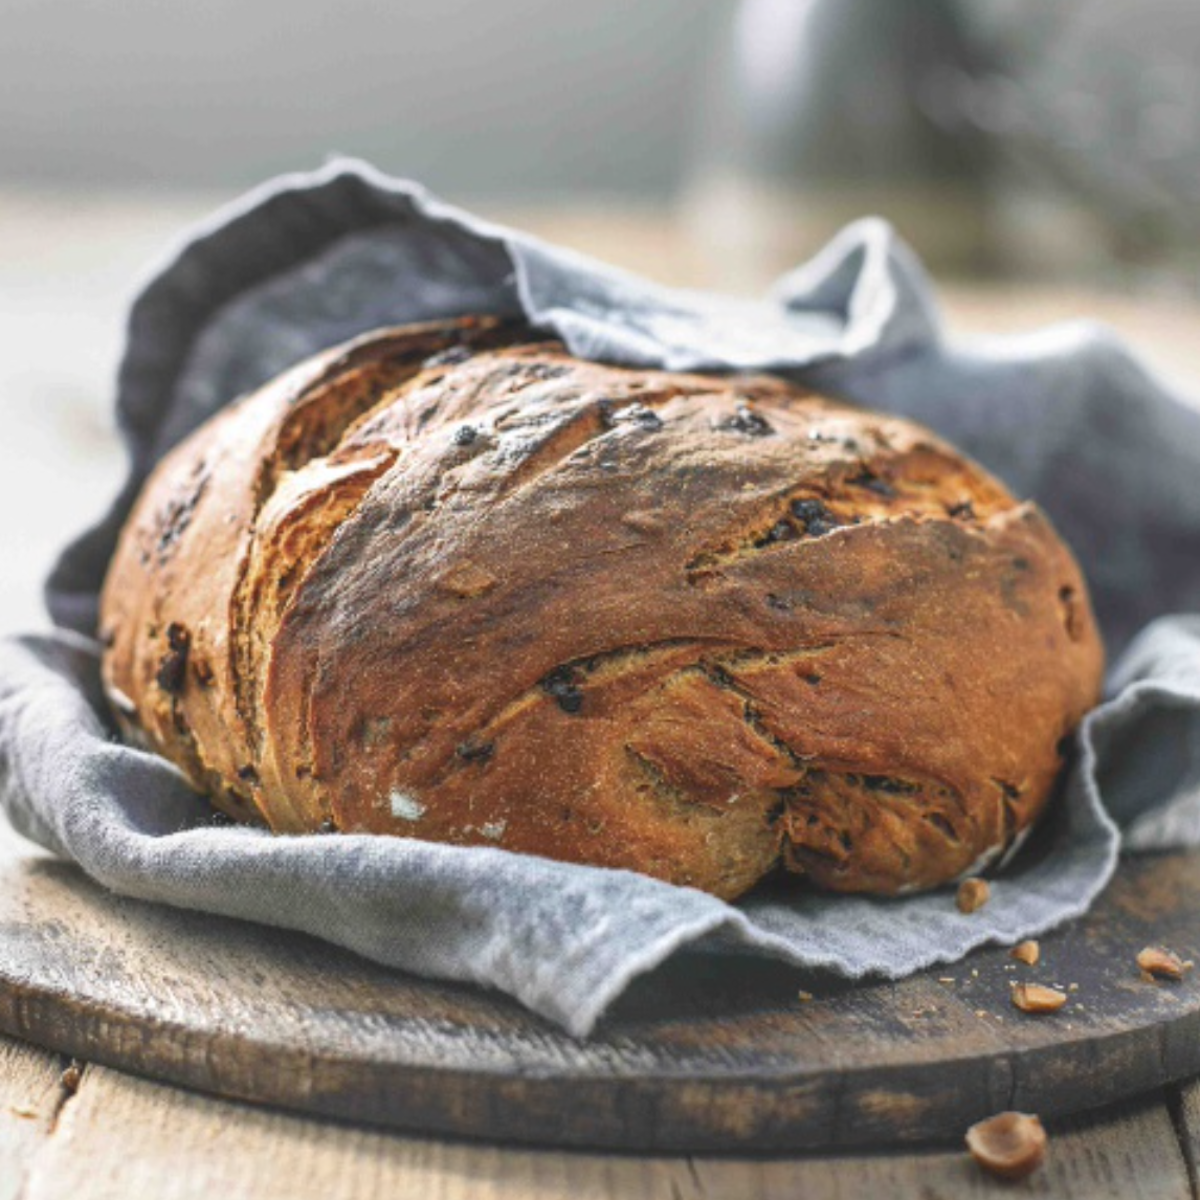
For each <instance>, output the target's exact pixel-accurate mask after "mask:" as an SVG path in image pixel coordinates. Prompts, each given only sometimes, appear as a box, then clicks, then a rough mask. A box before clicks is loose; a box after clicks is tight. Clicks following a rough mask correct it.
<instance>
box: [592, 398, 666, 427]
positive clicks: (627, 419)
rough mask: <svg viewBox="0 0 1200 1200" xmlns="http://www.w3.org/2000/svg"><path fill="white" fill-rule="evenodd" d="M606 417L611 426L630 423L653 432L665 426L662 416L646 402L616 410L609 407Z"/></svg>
mask: <svg viewBox="0 0 1200 1200" xmlns="http://www.w3.org/2000/svg"><path fill="white" fill-rule="evenodd" d="M606 417H607V423H608V424H609V426H610V427H611V426H613V425H617V424H621V423H628V424H632V425H637V426H638V427H639V428H640V429H645V430H648V431H649V432H651V433H654V432H656V431H657V430H659V429H661V428H662V427H663V421H662V417H660V416H659V415H658V413H656V412H655V411H654V410H653V409H652V408H647V407H646V406H645V405H644V404H630V405H628V406H627V407H626V408H621V409H618V410H617V411H616V412H613V411H612V410H611V409H609V410H608V411H607V413H606Z"/></svg>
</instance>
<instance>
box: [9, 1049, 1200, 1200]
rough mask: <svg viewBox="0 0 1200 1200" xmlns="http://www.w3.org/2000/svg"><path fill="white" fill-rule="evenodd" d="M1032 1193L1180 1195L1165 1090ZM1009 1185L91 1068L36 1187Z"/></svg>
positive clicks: (939, 1153)
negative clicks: (399, 1112) (509, 1137)
mask: <svg viewBox="0 0 1200 1200" xmlns="http://www.w3.org/2000/svg"><path fill="white" fill-rule="evenodd" d="M1050 1138H1051V1145H1050V1152H1049V1156H1048V1159H1047V1163H1046V1165H1045V1167H1044V1168H1043V1169H1042V1170H1040V1171H1039V1172H1038V1173H1037V1174H1036V1175H1035V1176H1034V1177H1033V1178H1031V1179H1030V1180H1029V1181H1027V1182H1026V1183H1025V1184H1023V1185H1022V1186H1021V1187H1020V1188H1019V1189H1016V1191H1017V1193H1018V1194H1021V1195H1025V1196H1031V1197H1062V1196H1079V1197H1088V1198H1089V1200H1091V1198H1095V1200H1113V1198H1118V1197H1119V1198H1120V1200H1177V1198H1180V1197H1186V1196H1188V1195H1190V1191H1189V1182H1188V1175H1187V1169H1186V1166H1185V1163H1184V1158H1183V1155H1182V1153H1181V1151H1180V1146H1179V1143H1178V1141H1177V1140H1176V1137H1175V1131H1174V1129H1173V1128H1172V1123H1171V1118H1170V1114H1169V1111H1168V1107H1167V1105H1166V1104H1164V1102H1163V1098H1162V1096H1161V1095H1160V1094H1158V1093H1155V1094H1153V1095H1151V1096H1149V1097H1147V1098H1145V1099H1143V1100H1140V1101H1137V1102H1134V1103H1131V1104H1127V1105H1125V1106H1124V1107H1122V1108H1121V1109H1120V1110H1118V1111H1115V1112H1109V1113H1106V1114H1103V1115H1100V1116H1097V1117H1091V1118H1085V1119H1079V1118H1074V1119H1068V1120H1065V1121H1062V1122H1059V1123H1058V1124H1055V1125H1052V1126H1051V1129H1050ZM1013 1194H1014V1189H1013V1187H1012V1186H1011V1185H1009V1184H1005V1183H1002V1182H998V1181H996V1180H993V1179H991V1178H990V1177H989V1176H987V1175H986V1174H984V1173H983V1172H982V1171H981V1170H980V1169H979V1168H978V1167H977V1166H976V1165H975V1164H974V1163H973V1162H972V1161H971V1160H970V1159H969V1158H968V1156H967V1154H966V1152H965V1150H963V1149H962V1148H961V1147H960V1146H957V1145H955V1146H948V1147H946V1148H943V1149H937V1150H932V1151H924V1152H918V1153H907V1154H895V1155H879V1154H876V1155H865V1156H860V1157H809V1158H797V1157H790V1158H771V1159H749V1158H744V1157H743V1158H721V1159H715V1158H682V1157H680V1158H665V1157H644V1156H630V1155H615V1154H587V1153H579V1152H561V1151H544V1150H530V1149H525V1150H521V1149H512V1148H502V1147H495V1146H483V1145H475V1144H472V1143H468V1142H456V1141H434V1140H431V1139H426V1138H416V1137H410V1136H406V1135H402V1134H395V1133H387V1132H383V1131H378V1130H368V1129H361V1128H354V1127H351V1126H345V1125H340V1124H335V1123H331V1122H323V1121H320V1120H317V1119H314V1118H309V1117H299V1116H293V1115H290V1114H286V1113H282V1112H279V1111H275V1110H268V1109H257V1108H250V1107H248V1106H246V1105H243V1104H238V1103H235V1102H230V1101H224V1100H218V1099H214V1098H210V1097H205V1096H199V1095H195V1094H191V1093H188V1092H184V1091H180V1090H179V1089H176V1088H171V1087H167V1086H164V1085H161V1084H156V1083H151V1082H149V1081H147V1080H142V1079H137V1078H135V1077H133V1076H130V1075H125V1074H122V1073H120V1072H116V1071H111V1070H106V1069H104V1068H89V1069H88V1071H87V1073H86V1075H85V1077H84V1082H83V1086H82V1087H81V1089H80V1092H79V1095H78V1097H77V1098H76V1099H75V1100H74V1101H72V1102H71V1104H70V1105H69V1106H68V1107H67V1108H66V1109H65V1110H64V1112H63V1115H62V1118H61V1120H60V1121H59V1124H58V1127H57V1130H56V1132H55V1134H54V1136H53V1137H52V1138H51V1139H50V1140H49V1141H48V1142H47V1143H46V1145H45V1146H44V1147H43V1148H42V1150H41V1151H40V1153H39V1154H38V1155H37V1157H36V1160H35V1161H34V1163H33V1166H32V1169H31V1171H30V1173H29V1177H28V1185H27V1188H26V1191H25V1193H24V1200H57V1198H58V1197H62V1196H68V1195H69V1196H71V1197H73V1200H127V1198H130V1197H132V1198H137V1197H143V1196H146V1197H149V1196H153V1197H155V1200H200V1198H207V1197H212V1196H220V1197H222V1198H223V1200H238V1198H240V1197H254V1200H276V1198H278V1200H304V1198H305V1197H321V1200H353V1198H355V1197H361V1196H384V1195H386V1196H389V1197H396V1198H397V1200H407V1198H409V1197H411V1198H412V1200H562V1198H564V1197H571V1200H610V1198H614V1200H616V1198H620V1200H624V1198H626V1197H635V1196H636V1197H639V1198H644V1200H722V1198H728V1200H793V1198H794V1197H796V1196H803V1197H805V1200H836V1198H845V1197H857V1196H864V1197H874V1196H887V1197H897V1198H898V1200H906V1198H909V1197H914V1198H915V1197H920V1198H921V1200H957V1198H959V1197H968V1198H973V1200H988V1198H990V1197H1002V1196H1011V1195H1013Z"/></svg>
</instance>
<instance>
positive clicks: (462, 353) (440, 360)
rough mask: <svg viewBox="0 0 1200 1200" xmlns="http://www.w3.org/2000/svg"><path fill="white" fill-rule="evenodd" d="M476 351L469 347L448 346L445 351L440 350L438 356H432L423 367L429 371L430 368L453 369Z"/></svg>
mask: <svg viewBox="0 0 1200 1200" xmlns="http://www.w3.org/2000/svg"><path fill="white" fill-rule="evenodd" d="M473 353H474V351H473V350H472V349H471V348H470V347H469V346H463V345H458V346H447V347H446V349H445V350H439V351H438V352H437V354H431V355H430V356H429V357H428V358H427V359H426V360H425V361H424V362H423V363H422V364H421V366H422V367H424V368H426V369H428V368H430V367H453V366H456V365H457V364H458V363H464V362H466V361H467V359H468V358H470V357H471V356H472V354H473Z"/></svg>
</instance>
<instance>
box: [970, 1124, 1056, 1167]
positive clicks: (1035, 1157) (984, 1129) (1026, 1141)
mask: <svg viewBox="0 0 1200 1200" xmlns="http://www.w3.org/2000/svg"><path fill="white" fill-rule="evenodd" d="M967 1149H968V1150H969V1151H970V1152H971V1157H972V1158H973V1159H974V1160H975V1161H976V1162H977V1163H978V1164H979V1165H980V1166H981V1167H983V1168H984V1170H985V1171H990V1172H991V1173H992V1174H993V1175H998V1176H1000V1178H1001V1179H1024V1178H1025V1176H1026V1175H1029V1174H1032V1172H1034V1171H1036V1170H1037V1169H1038V1167H1040V1166H1041V1165H1042V1161H1043V1160H1044V1159H1045V1157H1046V1130H1045V1129H1044V1128H1043V1127H1042V1123H1041V1121H1040V1120H1038V1118H1037V1117H1035V1116H1031V1115H1030V1114H1029V1113H1019V1112H1004V1113H998V1114H997V1115H996V1116H994V1117H988V1119H987V1120H986V1121H980V1122H979V1123H978V1124H976V1125H972V1126H971V1128H970V1129H968V1130H967Z"/></svg>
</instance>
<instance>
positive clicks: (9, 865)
mask: <svg viewBox="0 0 1200 1200" xmlns="http://www.w3.org/2000/svg"><path fill="white" fill-rule="evenodd" d="M1198 865H1200V863H1198V860H1197V858H1196V857H1195V856H1189V855H1185V854H1175V855H1162V856H1147V857H1142V858H1137V859H1133V860H1130V861H1129V862H1128V863H1126V864H1125V866H1124V867H1123V869H1122V873H1121V876H1120V878H1119V880H1118V882H1117V883H1116V884H1114V886H1113V887H1112V888H1110V890H1109V892H1108V893H1107V895H1106V896H1105V897H1104V899H1103V900H1102V902H1101V903H1100V904H1099V905H1098V907H1097V909H1096V910H1095V912H1094V913H1093V914H1092V916H1091V917H1089V918H1088V919H1087V920H1086V921H1084V922H1081V923H1079V924H1078V925H1076V926H1075V927H1073V928H1068V929H1066V930H1063V931H1061V932H1060V933H1058V934H1056V935H1054V936H1052V937H1048V938H1046V939H1044V940H1043V955H1042V962H1041V964H1039V966H1038V967H1037V968H1035V969H1031V968H1028V967H1025V966H1022V965H1020V964H1017V963H1015V962H1014V961H1013V960H1012V959H1011V958H1009V956H1008V955H1007V952H1006V951H1005V950H1003V949H996V950H992V951H986V952H983V953H980V954H977V955H975V956H973V958H972V959H970V960H969V961H968V962H967V963H965V964H960V965H958V966H957V968H954V969H952V970H949V971H946V972H945V977H952V978H953V979H954V982H952V983H942V982H938V979H937V975H936V974H931V975H922V976H916V977H914V978H912V979H909V980H905V981H902V982H900V983H874V984H859V985H851V984H848V983H846V982H844V981H834V980H831V979H825V980H818V979H816V978H814V977H813V976H812V975H811V974H810V975H808V976H804V975H801V974H799V973H798V972H795V971H793V970H789V969H785V968H782V967H779V966H777V965H774V964H771V963H767V962H762V961H758V960H753V959H749V958H738V959H728V960H722V961H715V960H713V959H711V958H709V957H707V956H706V957H704V958H701V957H699V956H692V957H691V958H684V959H681V960H678V961H677V962H675V963H674V964H671V965H670V966H669V967H667V968H665V969H663V970H660V971H658V972H655V973H654V974H653V975H651V976H649V977H647V979H645V980H644V981H642V982H641V983H640V984H639V985H638V986H636V987H635V988H634V989H633V991H632V992H631V993H630V994H629V995H628V996H627V997H626V998H625V999H623V1000H622V1001H621V1003H620V1004H619V1005H618V1007H617V1011H616V1012H614V1013H613V1014H612V1016H611V1017H610V1018H609V1019H607V1020H606V1021H605V1022H604V1024H603V1026H602V1027H601V1029H600V1030H599V1032H598V1034H597V1036H596V1037H594V1038H593V1039H591V1040H589V1041H586V1042H581V1041H577V1040H575V1039H572V1038H570V1037H568V1036H566V1035H565V1034H563V1033H561V1032H560V1031H558V1030H557V1029H555V1028H554V1027H552V1026H550V1025H549V1024H548V1023H546V1022H544V1021H542V1020H540V1019H538V1018H535V1017H532V1016H530V1015H529V1014H528V1013H526V1012H525V1011H524V1010H522V1009H521V1008H519V1007H518V1006H517V1005H515V1004H514V1003H511V1002H509V1001H507V1000H505V999H504V998H502V997H498V996H494V995H490V994H487V993H484V992H482V991H478V990H472V989H468V988H463V987H456V986H451V985H443V984H435V983H430V982H427V981H420V980H415V979H412V978H409V977H406V976H403V975H400V974H398V973H395V972H391V971H387V970H385V969H383V968H380V967H376V966H373V965H372V964H370V963H367V962H365V961H363V960H360V959H358V958H355V957H353V956H352V955H349V954H346V953H342V952H339V951H336V950H334V949H333V948H331V947H329V946H326V945H323V944H321V943H318V942H316V941H314V940H312V939H309V938H305V937H301V936H299V935H290V934H284V933H281V932H278V931H269V930H265V929H263V928H261V927H258V926H254V925H250V924H247V923H241V922H233V921H225V920H218V919H216V918H212V917H207V916H202V915H199V914H191V913H185V912H179V911H175V910H172V909H169V908H165V907H158V906H151V905H147V904H142V903H138V902H136V901H131V900H122V899H119V898H116V897H113V896H111V895H109V894H107V893H105V892H103V891H102V890H100V889H99V888H97V887H95V886H94V885H92V884H90V883H89V882H87V881H86V880H85V879H84V878H83V877H82V876H81V875H80V873H79V872H78V871H77V870H75V869H74V868H71V867H69V866H66V865H64V864H60V863H56V862H53V861H50V860H46V859H33V860H17V859H8V860H6V861H4V862H3V863H2V864H0V1028H2V1029H4V1030H6V1031H9V1032H12V1033H17V1034H19V1035H21V1036H25V1037H28V1038H30V1039H31V1040H35V1041H38V1042H40V1043H41V1044H43V1045H46V1046H49V1047H51V1048H53V1049H56V1050H58V1051H60V1052H62V1053H67V1054H73V1055H76V1056H78V1057H80V1058H83V1059H86V1060H88V1061H94V1062H101V1063H107V1064H110V1065H115V1066H121V1067H125V1068H128V1069H130V1070H133V1071H137V1072H140V1073H143V1074H146V1075H152V1076H156V1077H158V1078H161V1079H165V1080H169V1081H173V1082H178V1083H183V1084H187V1085H190V1086H193V1087H196V1088H199V1089H202V1090H205V1091H210V1092H215V1093H218V1094H222V1095H226V1096H232V1097H238V1098H246V1099H252V1100H256V1101H259V1102H264V1103H271V1104H278V1105H282V1106H285V1107H290V1108H295V1109H300V1110H304V1111H309V1112H314V1113H319V1114H323V1115H329V1116H336V1117H342V1118H346V1119H351V1120H358V1121H365V1122H372V1123H375V1124H380V1125H390V1126H393V1127H398V1128H407V1129H420V1130H424V1131H432V1132H450V1133H458V1134H467V1135H473V1136H477V1137H483V1138H489V1139H495V1140H520V1141H527V1142H535V1143H541V1144H551V1145H585V1146H600V1147H616V1148H623V1149H639V1150H658V1151H665V1150H689V1149H701V1150H704V1151H706V1152H712V1151H716V1150H729V1151H743V1152H749V1151H752V1150H773V1151H790V1152H795V1151H800V1150H809V1149H822V1150H830V1149H833V1148H844V1147H860V1146H868V1147H873V1148H878V1147H879V1146H881V1145H886V1144H894V1143H911V1142H917V1141H922V1140H928V1139H931V1138H946V1137H950V1138H954V1139H957V1138H958V1137H959V1136H961V1133H962V1131H963V1129H965V1127H966V1126H967V1125H968V1124H970V1123H971V1122H972V1121H974V1120H977V1119H980V1118H982V1117H984V1116H987V1115H990V1114H992V1113H994V1112H996V1111H999V1110H1002V1109H1005V1108H1021V1109H1024V1110H1027V1111H1034V1112H1038V1113H1041V1114H1042V1115H1043V1116H1054V1115H1060V1114H1066V1113H1072V1112H1077V1111H1079V1110H1082V1109H1086V1108H1091V1107H1095V1106H1098V1105H1100V1104H1103V1103H1106V1102H1108V1101H1111V1100H1114V1099H1117V1098H1120V1097H1124V1096H1131V1095H1135V1094H1138V1093H1141V1092H1145V1091H1148V1090H1150V1089H1153V1088H1156V1087H1159V1086H1161V1085H1162V1084H1163V1083H1164V1082H1166V1081H1168V1080H1173V1079H1179V1078H1182V1077H1185V1076H1188V1075H1191V1074H1194V1073H1196V1072H1197V1071H1200V986H1197V984H1196V980H1195V978H1194V977H1192V976H1188V977H1187V978H1186V979H1185V980H1184V981H1183V982H1182V983H1180V984H1177V985H1166V984H1164V985H1155V984H1149V983H1145V982H1143V981H1141V980H1140V979H1139V978H1138V972H1137V969H1136V966H1135V965H1134V961H1133V960H1134V956H1135V955H1136V953H1137V951H1138V950H1140V949H1141V948H1142V946H1143V945H1145V944H1147V943H1148V942H1165V943H1167V944H1168V945H1170V946H1171V947H1172V948H1173V949H1175V950H1177V951H1178V952H1179V953H1180V954H1181V955H1183V956H1184V957H1185V958H1186V957H1193V958H1200V922H1197V921H1196V919H1195V914H1196V912H1197V911H1200V870H1198V869H1197V866H1198ZM947 902H948V903H949V902H950V899H949V897H948V898H947ZM976 972H977V974H976ZM938 974H940V973H938ZM1021 977H1034V978H1037V979H1039V980H1040V981H1041V982H1045V983H1055V982H1057V983H1061V984H1063V985H1064V986H1066V985H1069V984H1072V983H1073V984H1077V985H1078V990H1077V991H1074V992H1072V993H1071V1000H1070V1002H1069V1003H1068V1005H1067V1007H1066V1008H1064V1009H1063V1010H1062V1011H1061V1012H1060V1013H1058V1014H1056V1015H1055V1016H1053V1017H1040V1018H1039V1017H1029V1016H1025V1015H1023V1014H1021V1013H1019V1012H1017V1010H1016V1009H1015V1008H1013V1007H1012V1005H1011V1003H1010V1001H1009V994H1008V993H1009V984H1010V982H1011V981H1012V980H1014V979H1016V978H1021ZM802 987H803V988H804V989H806V990H808V991H811V992H813V993H814V994H815V997H816V998H815V999H813V1000H811V1001H809V1002H803V1001H801V1000H800V999H798V992H799V990H800V989H801V988H802Z"/></svg>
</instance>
